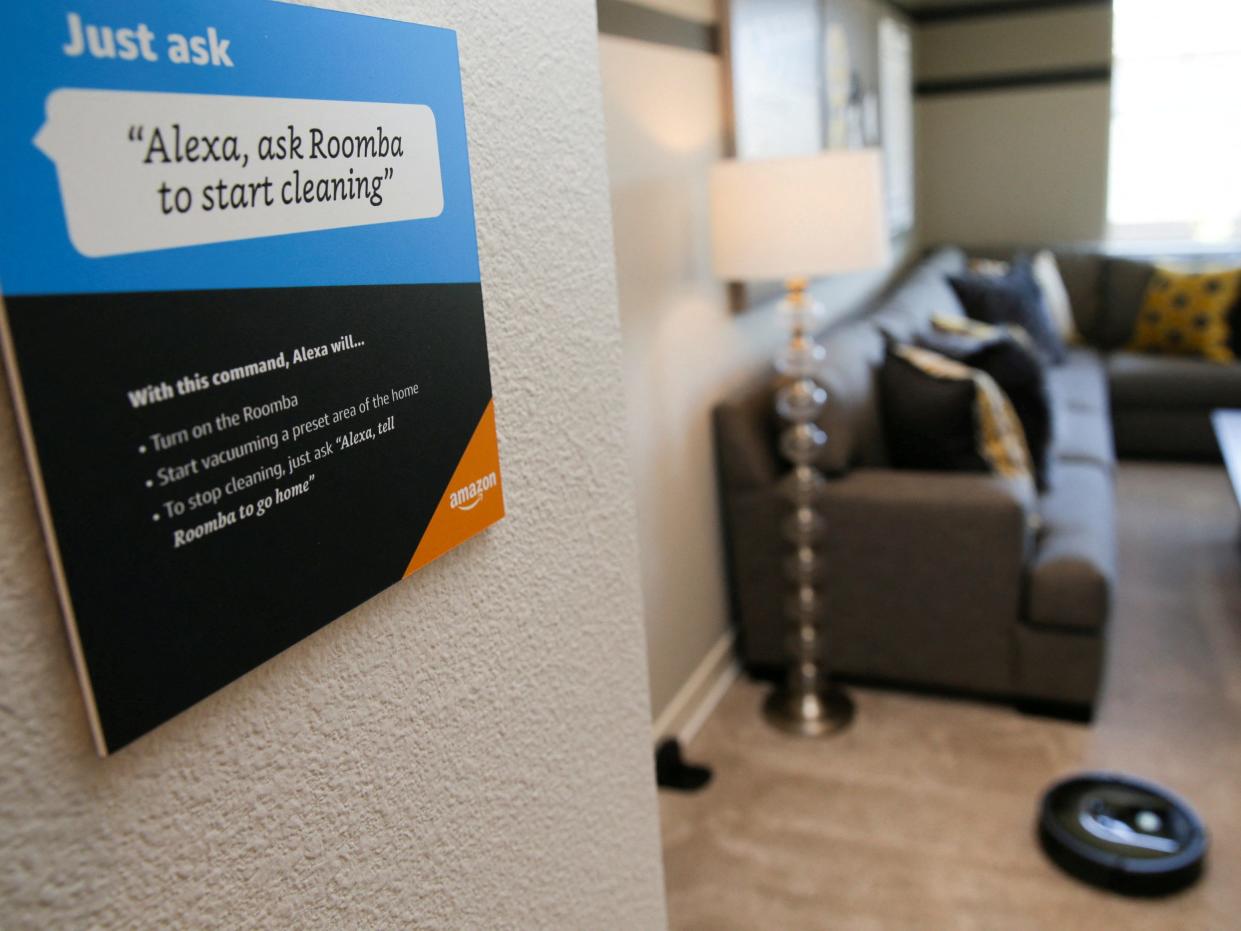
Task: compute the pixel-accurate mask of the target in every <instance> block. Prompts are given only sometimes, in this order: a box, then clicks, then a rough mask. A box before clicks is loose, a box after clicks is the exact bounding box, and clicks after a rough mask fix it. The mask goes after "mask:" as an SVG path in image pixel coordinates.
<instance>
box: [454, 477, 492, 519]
mask: <svg viewBox="0 0 1241 931" xmlns="http://www.w3.org/2000/svg"><path fill="white" fill-rule="evenodd" d="M496 481H497V479H496V474H495V473H494V472H490V473H488V474H487V475H484V476H483V477H482V478H480V479H478V480H477V481H473V482H470V484H468V485H464V486H462V487H461V488H458V489H457V490H456V491H454V492H453V493H452V496H451V497H450V498H449V499H448V505H449V507H451V508H452V509H453V510H454V511H472V510H474V509H475V508H476V507H478V506H479V505H480V504H481V503H482V500H483V496H484V495H486V494H487V492H489V491H491V489H493V488H495V487H496Z"/></svg>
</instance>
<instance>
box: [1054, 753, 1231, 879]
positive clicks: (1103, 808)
mask: <svg viewBox="0 0 1241 931" xmlns="http://www.w3.org/2000/svg"><path fill="white" fill-rule="evenodd" d="M1038 833H1039V840H1040V841H1041V842H1042V845H1043V850H1044V851H1046V853H1047V856H1048V857H1050V858H1051V860H1052V861H1053V862H1054V863H1055V864H1056V865H1057V866H1059V867H1060V868H1061V869H1062V870H1064V871H1065V872H1066V873H1068V874H1069V875H1070V876H1074V877H1076V878H1077V879H1080V880H1082V881H1083V882H1086V883H1089V884H1090V885H1092V886H1098V887H1101V888H1103V889H1108V890H1111V891H1113V892H1119V893H1121V894H1123V895H1133V896H1159V895H1168V894H1170V893H1173V892H1177V891H1179V890H1181V889H1184V888H1186V887H1188V886H1190V885H1192V884H1193V883H1194V882H1195V881H1196V880H1197V879H1198V877H1199V876H1201V875H1202V871H1203V865H1204V862H1205V859H1206V853H1207V843H1208V838H1207V831H1206V828H1205V827H1203V824H1202V821H1201V820H1200V819H1199V818H1198V816H1197V815H1196V814H1195V813H1194V810H1193V809H1192V808H1190V807H1189V805H1188V804H1187V803H1186V802H1184V801H1183V800H1181V799H1179V798H1177V797H1176V796H1175V795H1173V794H1172V793H1171V792H1169V791H1168V790H1166V789H1163V788H1160V787H1159V786H1157V785H1154V784H1153V783H1149V782H1145V781H1143V780H1140V779H1134V778H1132V777H1130V776H1123V775H1120V774H1118V773H1082V774H1080V775H1077V776H1072V777H1070V778H1068V779H1065V780H1063V781H1061V782H1058V783H1056V784H1055V785H1053V786H1052V787H1051V788H1050V789H1048V790H1047V792H1046V794H1045V795H1044V796H1043V801H1042V804H1041V805H1040V807H1039V818H1038Z"/></svg>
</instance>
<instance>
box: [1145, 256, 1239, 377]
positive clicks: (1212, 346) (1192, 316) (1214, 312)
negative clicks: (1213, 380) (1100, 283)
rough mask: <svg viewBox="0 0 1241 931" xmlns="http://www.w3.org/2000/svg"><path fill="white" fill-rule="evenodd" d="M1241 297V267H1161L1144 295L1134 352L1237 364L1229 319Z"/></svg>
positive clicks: (1153, 275)
mask: <svg viewBox="0 0 1241 931" xmlns="http://www.w3.org/2000/svg"><path fill="white" fill-rule="evenodd" d="M1238 297H1241V268H1237V269H1232V270H1230V271H1222V272H1181V271H1175V270H1173V269H1169V268H1156V269H1155V271H1154V273H1153V274H1152V275H1151V280H1150V284H1148V285H1147V286H1146V293H1145V294H1144V295H1143V296H1142V308H1141V310H1139V311H1138V322H1137V327H1136V328H1135V329H1134V332H1133V341H1132V342H1131V343H1130V348H1131V349H1136V350H1138V351H1139V352H1151V353H1157V354H1160V355H1176V356H1201V357H1202V358H1204V359H1209V360H1211V361H1212V362H1234V361H1236V358H1237V357H1236V355H1235V354H1234V353H1233V351H1232V347H1231V346H1230V337H1231V335H1232V326H1231V323H1230V322H1229V317H1230V315H1231V314H1232V311H1233V308H1234V307H1235V306H1236V304H1237V299H1238Z"/></svg>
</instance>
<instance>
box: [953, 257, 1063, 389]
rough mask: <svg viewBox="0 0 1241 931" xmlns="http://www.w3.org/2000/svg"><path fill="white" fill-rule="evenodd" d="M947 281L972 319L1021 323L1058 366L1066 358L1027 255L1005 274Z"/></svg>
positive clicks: (956, 277)
mask: <svg viewBox="0 0 1241 931" xmlns="http://www.w3.org/2000/svg"><path fill="white" fill-rule="evenodd" d="M948 283H949V284H951V285H952V290H953V291H955V292H956V295H957V298H958V299H959V300H960V301H961V306H963V307H964V308H965V312H966V314H968V315H969V316H970V318H971V319H973V320H978V321H980V322H981V323H990V324H992V325H993V326H1002V325H1004V324H1013V325H1015V326H1019V327H1021V328H1022V329H1023V330H1025V331H1026V332H1027V333H1029V334H1030V338H1031V339H1033V340H1034V342H1035V345H1037V346H1038V348H1039V352H1040V353H1041V354H1042V356H1043V358H1044V359H1045V360H1046V361H1047V362H1048V363H1050V364H1052V365H1059V364H1060V363H1062V362H1063V361H1064V360H1065V358H1066V353H1065V349H1064V342H1063V341H1062V340H1061V339H1060V334H1059V333H1057V332H1056V327H1055V324H1054V323H1053V322H1052V319H1051V314H1049V313H1048V312H1047V304H1046V303H1045V302H1044V301H1043V292H1042V291H1041V290H1040V289H1039V286H1038V282H1037V281H1036V280H1035V279H1034V272H1033V270H1032V269H1031V267H1030V260H1029V259H1028V258H1025V257H1018V258H1017V259H1015V260H1014V261H1013V263H1012V265H1011V266H1010V267H1009V270H1008V273H1007V274H1004V275H980V274H977V273H975V272H966V273H964V274H960V275H949V276H948Z"/></svg>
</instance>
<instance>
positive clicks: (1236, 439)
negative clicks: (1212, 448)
mask: <svg viewBox="0 0 1241 931" xmlns="http://www.w3.org/2000/svg"><path fill="white" fill-rule="evenodd" d="M1211 423H1212V425H1213V426H1214V427H1215V438H1216V440H1217V441H1218V442H1219V451H1220V454H1221V455H1223V457H1224V465H1225V466H1227V468H1228V479H1229V481H1231V482H1232V493H1233V494H1234V495H1236V498H1237V504H1238V505H1241V410H1229V409H1221V410H1217V411H1214V412H1212V414H1211Z"/></svg>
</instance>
